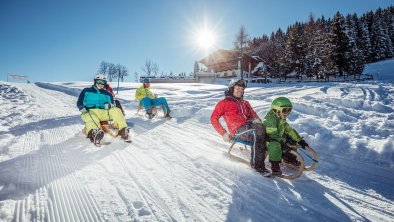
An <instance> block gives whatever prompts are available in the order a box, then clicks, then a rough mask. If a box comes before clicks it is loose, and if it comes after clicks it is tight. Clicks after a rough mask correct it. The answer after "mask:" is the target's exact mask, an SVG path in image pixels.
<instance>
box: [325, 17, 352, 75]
mask: <svg viewBox="0 0 394 222" xmlns="http://www.w3.org/2000/svg"><path fill="white" fill-rule="evenodd" d="M344 26H345V19H344V17H343V16H342V15H341V13H339V12H337V13H336V14H335V17H334V19H333V22H332V24H331V27H330V32H329V34H328V39H327V43H328V48H327V49H326V52H325V53H326V57H327V56H328V57H330V59H331V60H332V61H333V62H334V65H335V67H336V69H338V72H339V75H340V76H343V75H344V74H345V73H344V71H345V70H346V69H347V66H348V63H349V59H350V58H349V52H350V49H349V38H348V36H347V35H346V33H345V29H344ZM331 68H333V67H331ZM330 74H332V73H330Z"/></svg>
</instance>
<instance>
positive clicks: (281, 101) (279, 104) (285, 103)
mask: <svg viewBox="0 0 394 222" xmlns="http://www.w3.org/2000/svg"><path fill="white" fill-rule="evenodd" d="M284 107H286V108H290V109H289V110H286V111H288V112H290V111H291V108H293V104H291V102H290V100H289V99H288V98H286V97H278V98H276V99H274V101H272V103H271V109H273V110H275V111H276V112H278V111H279V112H282V110H283V108H284Z"/></svg>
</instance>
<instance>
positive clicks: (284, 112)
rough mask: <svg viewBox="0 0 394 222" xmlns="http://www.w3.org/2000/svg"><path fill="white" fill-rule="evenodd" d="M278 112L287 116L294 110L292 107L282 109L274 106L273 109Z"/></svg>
mask: <svg viewBox="0 0 394 222" xmlns="http://www.w3.org/2000/svg"><path fill="white" fill-rule="evenodd" d="M272 108H273V109H274V110H276V112H280V113H283V114H285V115H287V114H289V113H290V112H291V110H292V109H293V108H292V107H280V106H273V107H272Z"/></svg>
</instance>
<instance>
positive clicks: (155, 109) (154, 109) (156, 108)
mask: <svg viewBox="0 0 394 222" xmlns="http://www.w3.org/2000/svg"><path fill="white" fill-rule="evenodd" d="M140 110H142V112H143V114H142V113H140ZM160 110H162V111H163V116H160V117H162V118H168V119H171V118H172V117H166V111H165V110H164V109H163V108H162V106H152V114H151V115H149V114H147V113H146V112H145V107H144V106H140V105H138V106H137V113H136V114H137V115H140V116H145V117H146V118H148V119H153V118H155V117H159V115H158V112H159V111H160Z"/></svg>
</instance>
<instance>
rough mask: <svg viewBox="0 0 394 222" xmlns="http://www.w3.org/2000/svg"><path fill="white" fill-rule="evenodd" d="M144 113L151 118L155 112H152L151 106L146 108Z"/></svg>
mask: <svg viewBox="0 0 394 222" xmlns="http://www.w3.org/2000/svg"><path fill="white" fill-rule="evenodd" d="M146 115H148V118H149V119H152V118H153V117H155V114H154V113H153V110H152V108H150V109H147V110H146Z"/></svg>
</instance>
